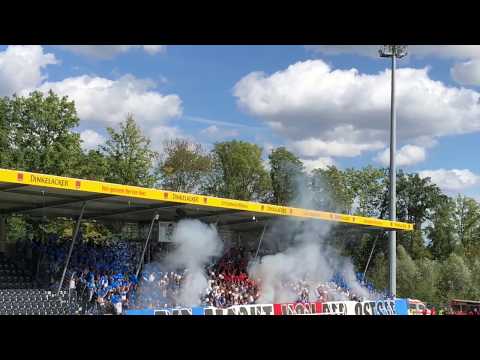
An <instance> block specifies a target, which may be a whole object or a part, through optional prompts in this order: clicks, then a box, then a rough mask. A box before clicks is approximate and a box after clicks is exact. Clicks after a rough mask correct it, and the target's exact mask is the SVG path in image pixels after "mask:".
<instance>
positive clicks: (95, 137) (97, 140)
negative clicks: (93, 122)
mask: <svg viewBox="0 0 480 360" xmlns="http://www.w3.org/2000/svg"><path fill="white" fill-rule="evenodd" d="M80 139H81V140H82V147H83V149H85V150H90V149H95V148H96V147H97V146H98V145H100V144H103V143H104V142H105V137H104V136H102V135H100V134H99V133H98V132H96V131H95V130H91V129H87V130H84V131H82V132H81V133H80Z"/></svg>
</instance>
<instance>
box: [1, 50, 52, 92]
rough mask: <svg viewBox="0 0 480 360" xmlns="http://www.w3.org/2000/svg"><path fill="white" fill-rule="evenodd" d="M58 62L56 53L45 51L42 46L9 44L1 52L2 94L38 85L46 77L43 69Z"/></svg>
mask: <svg viewBox="0 0 480 360" xmlns="http://www.w3.org/2000/svg"><path fill="white" fill-rule="evenodd" d="M58 63H59V61H58V60H57V59H56V58H55V55H53V54H50V53H44V52H43V48H42V47H41V46H38V45H28V46H23V45H22V46H20V45H19V46H16V45H15V46H12V45H11V46H8V47H7V48H6V50H5V51H2V52H0V96H11V95H13V93H18V92H20V91H22V90H23V89H25V88H34V87H36V86H38V85H39V84H40V83H41V82H42V81H43V80H44V79H45V78H46V76H45V75H44V74H42V70H43V69H44V68H45V67H47V66H48V65H53V64H58Z"/></svg>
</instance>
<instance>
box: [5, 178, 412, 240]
mask: <svg viewBox="0 0 480 360" xmlns="http://www.w3.org/2000/svg"><path fill="white" fill-rule="evenodd" d="M83 202H87V205H86V208H85V212H84V219H86V220H88V219H96V220H121V221H125V222H137V221H149V220H150V219H152V217H153V216H154V214H156V213H157V214H159V220H160V221H174V220H175V219H178V218H181V217H188V218H194V219H199V220H202V221H206V222H217V221H218V223H219V225H228V226H229V228H231V229H232V230H244V231H248V230H251V229H254V228H257V227H258V226H259V225H260V224H262V226H263V223H265V221H267V220H271V219H272V218H275V217H282V216H290V217H294V218H304V219H307V218H309V219H318V220H325V221H335V222H341V223H348V224H354V225H364V226H368V227H375V228H383V229H398V230H406V231H410V230H412V229H413V225H412V224H408V223H404V222H393V221H389V220H380V219H376V218H367V217H361V216H352V215H344V214H336V213H330V212H324V211H317V210H308V209H300V208H294V207H285V206H277V205H271V204H262V203H256V202H249V201H240V200H232V199H223V198H217V197H211V196H204V195H197V194H186V193H179V192H174V191H166V190H160V189H149V188H142V187H137V186H127V185H119V184H112V183H106V182H100V181H92V180H82V179H73V178H67V177H61V176H53V175H46V174H38V173H31V172H26V171H16V170H6V169H0V215H1V214H13V213H28V214H30V215H32V216H38V217H43V216H47V217H77V216H78V214H79V212H80V209H81V207H82V204H83ZM253 217H255V220H254V219H253Z"/></svg>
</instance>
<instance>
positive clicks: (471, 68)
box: [450, 60, 480, 85]
mask: <svg viewBox="0 0 480 360" xmlns="http://www.w3.org/2000/svg"><path fill="white" fill-rule="evenodd" d="M450 73H451V75H452V78H453V79H454V80H455V81H456V82H457V83H459V84H462V85H480V60H470V61H467V62H463V63H457V64H455V65H454V66H453V67H452V68H451V69H450Z"/></svg>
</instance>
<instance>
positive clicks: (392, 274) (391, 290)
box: [379, 45, 407, 298]
mask: <svg viewBox="0 0 480 360" xmlns="http://www.w3.org/2000/svg"><path fill="white" fill-rule="evenodd" d="M379 54H380V57H389V58H392V89H391V100H390V220H391V221H396V220H397V207H396V203H397V177H396V174H397V169H396V164H395V152H396V146H397V144H396V142H397V117H396V115H397V114H396V108H395V66H396V59H397V58H399V59H401V58H403V57H405V56H406V55H407V45H383V46H382V48H381V49H380V50H379ZM388 258H389V281H388V294H389V296H390V297H392V298H395V297H396V295H397V232H396V231H395V230H393V231H390V232H389V234H388Z"/></svg>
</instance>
